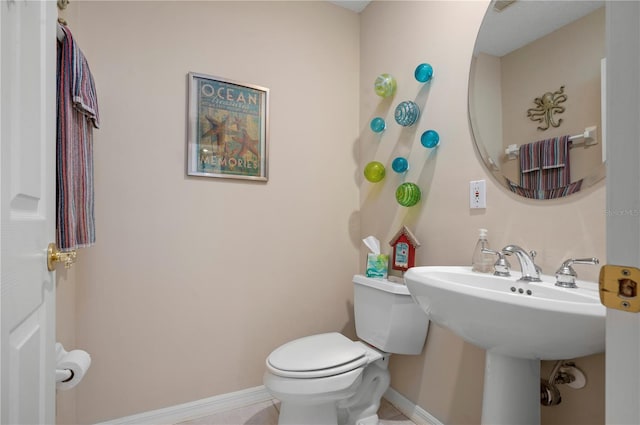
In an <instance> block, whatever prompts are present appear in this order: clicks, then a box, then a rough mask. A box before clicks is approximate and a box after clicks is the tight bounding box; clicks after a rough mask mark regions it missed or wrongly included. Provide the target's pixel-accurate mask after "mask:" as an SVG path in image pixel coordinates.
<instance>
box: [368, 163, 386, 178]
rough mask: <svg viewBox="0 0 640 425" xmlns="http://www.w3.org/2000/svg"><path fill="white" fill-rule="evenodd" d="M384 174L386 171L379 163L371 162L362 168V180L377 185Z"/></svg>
mask: <svg viewBox="0 0 640 425" xmlns="http://www.w3.org/2000/svg"><path fill="white" fill-rule="evenodd" d="M385 174H386V170H385V168H384V165H383V164H382V163H381V162H378V161H371V162H370V163H368V164H367V165H366V166H365V167H364V178H365V179H367V180H369V181H370V182H371V183H378V182H379V181H381V180H382V179H384V175H385Z"/></svg>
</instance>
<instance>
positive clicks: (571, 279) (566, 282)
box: [556, 257, 600, 288]
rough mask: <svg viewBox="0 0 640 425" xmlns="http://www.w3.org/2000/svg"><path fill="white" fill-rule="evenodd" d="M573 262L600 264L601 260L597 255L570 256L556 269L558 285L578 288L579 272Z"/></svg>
mask: <svg viewBox="0 0 640 425" xmlns="http://www.w3.org/2000/svg"><path fill="white" fill-rule="evenodd" d="M573 264H592V265H597V264H600V260H598V259H597V258H595V257H592V258H577V259H574V258H569V259H568V260H566V261H565V262H564V263H562V265H561V266H560V268H559V269H558V270H557V271H556V286H561V287H563V288H577V287H578V285H576V278H577V277H578V273H576V271H575V270H574V269H573V267H571V266H572V265H573Z"/></svg>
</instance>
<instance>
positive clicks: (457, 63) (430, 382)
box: [360, 1, 605, 424]
mask: <svg viewBox="0 0 640 425" xmlns="http://www.w3.org/2000/svg"><path fill="white" fill-rule="evenodd" d="M486 6H487V3H486V2H475V1H470V2H444V1H443V2H436V1H428V2H427V1H425V2H374V3H372V4H370V5H369V6H368V7H367V8H366V9H365V10H364V12H363V13H362V15H361V22H360V25H361V70H362V73H361V75H362V76H361V81H360V90H361V99H362V100H361V109H360V124H361V128H364V127H365V126H366V124H367V123H368V121H369V120H370V119H371V117H373V116H375V115H380V114H386V115H385V116H387V117H388V119H389V120H391V124H390V125H389V126H388V129H387V130H386V131H385V133H384V135H383V136H382V138H381V139H380V140H379V141H378V140H377V139H375V138H374V137H372V136H370V135H369V134H368V133H367V132H363V136H362V137H361V144H360V150H361V156H362V161H361V163H362V164H364V163H366V162H367V161H369V160H372V159H376V160H378V161H381V162H382V163H384V164H388V165H389V168H390V164H391V161H392V160H393V158H394V157H395V156H396V155H397V154H404V155H409V162H410V165H411V169H410V171H409V172H408V173H407V175H406V177H405V178H402V177H400V176H398V175H396V174H395V173H393V172H392V171H389V173H388V175H387V177H386V178H385V180H384V181H383V182H381V183H379V184H375V185H374V184H371V183H368V182H366V181H364V182H362V184H361V185H360V187H361V192H360V203H361V219H362V224H361V226H362V234H363V235H366V234H376V235H378V236H379V237H380V239H382V240H383V241H388V239H390V238H391V237H392V236H393V234H394V233H395V232H396V231H397V229H398V227H399V226H400V225H402V224H403V223H404V224H407V225H408V226H409V227H410V228H412V230H413V231H414V233H415V235H416V236H417V238H418V239H419V240H420V242H421V243H422V246H421V247H420V248H419V249H418V251H417V259H416V260H417V263H418V264H421V265H442V264H451V265H464V264H469V262H470V259H471V251H472V250H473V247H474V244H475V242H476V239H477V234H478V232H477V229H478V228H479V227H486V228H488V229H489V241H490V243H491V244H492V245H493V246H494V247H497V248H500V247H502V246H504V245H506V244H507V243H516V244H518V245H521V246H523V247H524V248H526V249H535V250H536V251H538V253H539V254H538V257H537V262H538V263H539V264H540V266H542V268H543V270H544V272H545V273H547V274H553V272H554V271H555V269H556V268H557V267H558V266H559V265H560V263H561V262H562V261H563V260H565V259H567V258H570V257H572V256H592V255H593V256H596V257H599V258H600V259H601V260H604V259H605V258H604V257H605V238H604V236H605V214H604V208H605V204H604V200H605V193H604V183H603V182H600V183H598V184H597V185H596V187H593V188H590V189H588V190H586V191H584V192H583V193H580V194H577V195H574V196H571V197H569V198H565V199H562V200H555V201H544V202H540V201H531V200H526V199H522V198H516V197H515V196H512V194H511V193H507V192H506V191H505V189H504V188H502V187H500V186H498V185H497V184H496V183H495V181H494V180H493V179H492V177H490V176H489V174H488V173H487V171H486V170H485V169H484V168H483V167H482V166H481V165H480V164H481V163H480V159H479V157H478V155H477V153H476V152H475V150H474V147H473V142H472V138H471V135H470V130H469V126H468V121H467V81H468V72H469V66H470V62H471V54H472V50H473V46H474V42H475V36H476V33H477V30H478V28H479V26H480V23H481V21H482V18H483V15H484V11H485V9H486ZM421 62H429V63H430V64H431V65H433V67H434V70H435V71H434V72H435V75H434V79H433V81H432V82H431V84H430V85H427V86H422V85H421V84H419V83H418V82H417V81H416V80H415V79H414V78H413V70H414V69H415V67H416V65H418V64H419V63H421ZM382 72H389V73H391V74H393V75H394V76H396V78H397V80H398V92H397V94H396V96H395V97H394V99H393V100H382V99H381V98H379V97H377V96H376V95H375V93H374V91H373V90H372V84H373V81H374V80H375V77H376V75H377V74H379V73H382ZM406 99H417V103H418V104H420V105H421V106H424V108H423V113H422V117H421V119H420V121H419V122H418V124H417V125H416V126H415V127H413V128H409V129H401V128H399V126H397V125H396V124H395V122H393V109H394V108H395V106H396V105H397V104H398V103H399V102H400V101H402V100H406ZM429 128H433V129H436V130H437V131H438V132H439V133H440V147H439V148H437V149H436V150H435V151H428V150H426V149H424V148H423V147H422V145H421V144H420V141H419V137H420V135H421V134H422V132H423V131H425V130H427V129H429ZM404 179H406V180H408V181H414V182H417V183H418V184H419V185H420V187H421V188H422V195H423V199H422V201H421V203H420V204H419V206H416V207H413V208H410V209H407V208H403V207H400V206H398V205H397V204H396V203H395V199H394V192H395V188H396V187H397V185H398V184H399V183H400V182H401V181H403V180H404ZM478 179H486V180H487V209H486V210H470V209H469V200H468V199H469V195H468V193H469V181H470V180H478ZM361 255H363V254H361ZM514 267H517V265H514ZM597 272H598V269H597V268H596V267H588V266H584V267H582V268H581V269H580V270H578V273H579V274H580V276H581V277H582V278H589V279H591V280H595V279H597ZM603 359H604V356H603V355H599V356H591V357H589V358H586V359H578V360H577V364H578V365H580V366H581V367H584V368H585V372H586V373H587V375H588V376H589V385H588V386H587V388H585V389H584V390H580V391H576V390H571V389H567V388H563V389H562V395H563V399H564V401H563V403H562V404H561V405H560V406H557V407H554V408H544V409H543V414H542V415H543V422H544V423H545V424H567V423H575V424H598V423H603V422H604V385H603V375H604V360H603ZM543 366H544V367H543V376H544V374H548V371H546V368H547V367H548V364H547V363H546V362H545V364H544V365H543ZM483 368H484V352H483V351H482V350H479V349H477V348H475V347H473V346H471V345H469V344H466V343H464V342H463V341H461V340H460V339H459V338H457V337H456V336H454V335H453V334H451V333H450V332H449V331H447V330H445V329H443V328H440V327H438V326H435V325H432V326H431V329H430V332H429V336H428V339H427V345H426V348H425V351H424V353H423V354H422V355H421V356H392V357H391V376H392V384H391V385H392V386H393V387H394V388H395V389H397V390H398V391H400V392H401V393H402V394H404V395H405V396H407V397H408V398H409V399H411V400H414V401H416V402H418V404H419V405H420V406H422V407H423V408H424V409H426V410H427V411H429V412H430V413H432V414H433V415H435V416H436V417H437V418H439V419H440V420H441V421H442V422H443V423H446V424H474V423H479V421H480V410H481V399H482V384H483ZM545 371H546V372H545Z"/></svg>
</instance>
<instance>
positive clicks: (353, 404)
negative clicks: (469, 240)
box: [264, 275, 429, 425]
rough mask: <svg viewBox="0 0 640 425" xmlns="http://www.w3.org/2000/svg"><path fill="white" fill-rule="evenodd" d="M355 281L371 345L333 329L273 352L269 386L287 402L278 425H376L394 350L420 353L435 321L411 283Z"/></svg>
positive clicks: (361, 331)
mask: <svg viewBox="0 0 640 425" xmlns="http://www.w3.org/2000/svg"><path fill="white" fill-rule="evenodd" d="M353 283H354V296H353V304H354V310H355V322H356V333H357V335H358V337H359V338H360V339H362V340H363V341H365V342H366V343H367V344H365V343H364V342H361V341H352V340H350V339H349V338H347V337H345V336H343V335H341V334H339V333H336V332H332V333H326V334H319V335H312V336H307V337H304V338H299V339H296V340H294V341H291V342H288V343H286V344H284V345H282V346H280V347H279V348H276V349H275V350H274V351H273V352H272V353H271V354H270V355H269V357H268V358H267V361H266V363H267V371H266V372H265V374H264V385H265V387H266V388H267V390H269V392H270V393H271V394H272V395H273V396H274V397H275V398H277V399H279V400H280V401H281V404H280V418H279V420H278V424H279V425H311V424H313V425H377V424H378V415H377V411H378V408H379V407H380V399H381V398H382V395H383V394H384V392H385V391H386V390H387V388H388V387H389V371H388V369H387V367H388V364H389V353H397V354H420V353H421V352H422V347H423V346H424V342H425V339H426V337H427V330H428V327H429V320H428V318H427V316H426V314H425V313H424V312H423V311H422V309H421V308H420V307H418V305H417V304H415V303H414V302H413V300H412V299H411V296H410V295H409V291H408V290H407V287H406V286H405V285H403V284H399V283H393V282H389V281H388V280H383V279H373V278H368V277H365V276H360V275H356V276H354V278H353ZM368 344H371V345H368Z"/></svg>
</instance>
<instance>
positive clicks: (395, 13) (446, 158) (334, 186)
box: [58, 1, 605, 424]
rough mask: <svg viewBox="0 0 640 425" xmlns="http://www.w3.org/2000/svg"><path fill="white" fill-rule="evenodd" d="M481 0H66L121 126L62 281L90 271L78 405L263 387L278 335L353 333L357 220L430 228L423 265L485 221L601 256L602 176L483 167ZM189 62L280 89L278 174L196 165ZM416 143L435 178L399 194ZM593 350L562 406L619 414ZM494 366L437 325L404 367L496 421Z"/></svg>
mask: <svg viewBox="0 0 640 425" xmlns="http://www.w3.org/2000/svg"><path fill="white" fill-rule="evenodd" d="M485 7H486V3H485V2H475V1H470V2H464V3H463V2H436V1H429V2H427V1H424V2H395V1H394V2H379V1H376V2H374V3H372V4H370V5H369V6H368V7H367V9H365V11H364V12H363V13H362V14H361V15H356V14H354V13H352V12H349V11H347V10H343V9H340V8H337V7H335V6H333V5H330V4H328V3H324V2H256V3H247V2H194V3H191V2H177V3H175V2H140V3H134V2H126V3H125V2H72V3H71V5H70V6H69V10H68V12H67V13H66V16H67V20H68V21H69V25H70V28H71V29H72V31H73V32H74V34H75V35H76V37H77V39H78V41H79V43H80V46H81V47H82V49H83V50H84V51H85V53H86V54H87V56H88V58H89V61H90V64H91V67H92V71H93V73H94V75H95V77H96V80H97V85H98V91H99V95H100V102H101V103H100V106H101V113H102V119H103V127H102V129H100V130H99V131H98V132H97V133H96V197H97V204H96V207H97V220H98V229H97V231H98V243H97V244H96V246H95V247H93V248H90V249H87V250H84V251H83V252H81V254H80V259H79V263H78V265H77V268H76V271H75V281H74V282H71V283H67V282H59V285H58V288H59V289H60V286H61V285H62V284H68V285H71V284H73V285H74V287H71V288H70V291H69V292H68V293H66V294H65V300H66V302H68V301H69V299H73V298H75V301H73V303H74V305H75V310H76V312H75V321H74V320H69V319H68V318H67V319H65V320H63V321H61V323H64V324H65V325H66V329H67V332H68V333H70V334H75V336H74V338H75V343H76V344H77V345H78V346H79V347H82V348H84V349H87V350H88V351H90V352H91V354H92V357H93V365H92V368H91V370H90V372H89V374H88V375H87V377H86V379H85V381H83V382H82V383H81V384H80V385H79V386H78V387H77V388H76V390H74V391H75V393H76V394H75V396H76V399H77V400H76V401H77V406H76V412H77V414H75V418H73V417H71V419H69V420H68V422H71V421H77V422H78V423H90V422H96V421H100V420H106V419H112V418H117V417H121V416H125V415H130V414H134V413H138V412H144V411H148V410H152V409H157V408H162V407H167V406H171V405H174V404H178V403H182V402H188V401H192V400H197V399H200V398H205V397H209V396H213V395H217V394H223V393H227V392H231V391H236V390H240V389H244V388H248V387H252V386H256V385H260V384H261V381H262V372H263V365H264V359H265V357H266V356H267V354H268V353H269V351H270V350H271V349H273V348H274V347H275V346H277V345H279V344H280V343H282V342H284V341H286V340H288V339H291V338H294V337H297V336H301V335H304V334H309V333H313V332H321V331H329V330H339V331H345V332H346V334H347V335H348V336H353V328H352V323H351V321H352V318H351V314H352V313H351V308H352V305H351V299H352V296H351V285H350V278H351V275H352V274H353V273H354V272H357V271H363V262H364V253H365V251H364V249H363V248H362V244H361V242H360V239H361V238H362V237H364V236H366V235H369V234H373V235H376V236H377V237H379V238H380V239H381V241H382V243H383V246H386V243H387V242H388V240H389V239H390V238H391V237H392V236H393V235H394V234H395V232H396V231H397V230H398V228H399V226H401V225H402V224H407V225H408V226H409V227H410V228H411V229H412V230H413V231H414V233H415V234H416V236H417V237H418V238H419V239H420V241H421V242H422V246H421V247H420V249H419V250H418V252H417V263H418V264H420V265H433V264H452V265H454V264H461V265H462V264H468V262H469V260H470V256H471V251H472V249H473V246H474V244H475V241H476V238H477V228H479V227H487V228H488V229H489V231H490V233H489V237H490V241H491V243H492V244H493V245H494V246H495V247H501V246H504V245H506V244H507V243H516V244H519V245H522V246H524V247H525V248H527V249H536V250H537V251H538V252H539V257H538V263H539V264H540V265H541V266H542V267H543V269H544V271H545V272H546V273H553V271H554V270H555V268H556V267H557V266H558V265H559V264H560V263H561V262H562V261H563V260H564V259H566V258H569V257H571V256H585V255H588V256H592V255H593V256H598V257H600V258H601V259H602V260H603V261H604V254H605V246H604V230H605V228H604V224H605V214H604V196H605V193H604V185H603V184H602V183H600V184H598V185H597V186H596V187H595V188H591V189H589V190H586V191H584V192H582V193H580V194H578V195H574V196H572V197H569V198H566V199H562V200H554V201H546V202H543V203H540V202H536V201H531V200H524V199H520V198H514V197H513V196H512V194H510V193H507V192H505V190H504V189H503V188H502V187H499V186H497V185H496V184H495V182H494V181H493V180H492V179H491V177H489V176H488V173H487V172H486V171H485V170H484V169H483V168H482V166H481V165H480V161H479V158H478V156H477V154H476V152H475V150H474V147H473V143H472V139H471V136H470V131H469V128H468V120H467V80H468V71H469V65H470V59H471V53H472V49H473V44H474V41H475V34H476V32H477V29H478V28H479V25H480V22H481V20H482V17H483V14H484V9H485ZM421 62H429V63H431V64H432V65H433V66H434V69H435V77H434V80H433V81H432V83H431V84H428V85H422V84H419V83H418V82H416V81H415V80H414V78H413V70H414V68H415V66H416V65H417V64H419V63H421ZM188 71H197V72H202V73H208V74H214V75H219V76H224V77H228V78H233V79H236V80H240V81H247V82H251V83H254V84H259V85H263V86H266V87H269V88H270V89H271V146H270V161H269V163H270V180H269V182H268V183H267V184H255V183H245V182H239V181H228V180H225V181H223V180H217V179H194V178H187V177H185V175H184V164H185V161H184V152H185V147H184V145H185V131H186V127H185V106H186V96H185V95H186V77H185V75H186V73H187V72H188ZM382 72H389V73H391V74H393V75H395V76H396V78H397V79H398V93H397V94H396V96H395V97H394V98H393V99H390V100H389V99H388V100H382V99H381V98H379V97H377V96H376V95H375V93H374V92H373V81H374V80H375V77H376V76H377V75H378V74H380V73H382ZM405 99H413V100H416V102H417V103H418V104H419V105H420V106H421V107H423V114H422V117H421V119H420V121H419V123H418V124H417V125H416V126H415V127H413V128H409V129H400V128H399V127H398V126H397V125H396V124H395V122H394V121H393V109H394V108H395V106H396V105H397V103H398V102H399V101H402V100H405ZM375 115H385V116H386V117H387V119H388V129H387V130H386V131H385V133H383V135H382V137H378V136H376V137H374V136H373V135H372V134H371V132H370V130H369V128H368V125H369V120H370V119H371V118H372V117H373V116H375ZM429 128H433V129H435V130H437V131H438V132H439V133H440V136H441V146H440V147H439V148H438V149H436V150H433V151H428V150H426V149H424V148H423V147H422V146H421V145H420V142H419V136H420V134H421V133H422V132H423V131H424V130H426V129H429ZM358 139H359V142H358ZM400 154H402V155H407V156H408V157H409V159H410V163H411V167H412V168H411V170H410V171H409V173H408V174H407V176H406V180H408V181H414V182H417V183H418V184H419V185H420V187H421V188H422V195H423V199H422V201H421V203H420V204H419V205H418V206H416V207H413V208H410V209H407V208H403V207H400V206H398V205H397V204H396V202H395V199H394V196H393V195H394V192H395V189H396V187H397V185H398V184H399V183H400V182H401V181H402V180H403V178H402V177H400V176H398V175H396V174H395V173H393V172H392V171H391V167H390V163H391V161H392V160H393V158H394V157H395V156H397V155H400ZM372 159H376V160H380V161H381V162H383V163H385V164H387V165H388V174H387V177H386V178H385V180H384V181H383V182H381V183H378V184H375V185H374V184H371V183H369V182H367V181H366V180H364V179H363V178H362V177H361V175H362V174H361V170H362V168H363V166H364V165H365V164H366V163H367V162H368V161H370V160H372ZM477 179H486V180H487V191H488V193H487V202H488V208H487V209H486V210H473V211H472V210H469V208H468V185H469V181H470V180H477ZM238 252H239V253H240V254H238ZM579 273H580V274H581V277H584V278H590V279H595V278H596V275H597V270H596V268H588V267H587V266H584V267H582V268H581V269H580V270H579ZM73 289H75V291H73ZM61 295H62V294H61ZM59 317H60V316H59ZM74 324H75V327H76V328H77V332H75V333H74V332H72V331H70V330H69V329H72V328H73V326H74ZM578 365H579V366H581V367H583V368H584V369H585V372H586V373H587V375H588V377H589V379H590V381H589V385H588V387H587V388H586V389H585V390H581V391H574V390H570V389H563V399H564V400H565V401H564V402H563V404H562V405H560V406H558V407H556V408H553V409H544V410H543V419H544V423H545V424H560V423H581V424H589V423H594V424H595V423H602V422H603V410H604V403H603V397H604V390H603V388H604V385H603V379H602V376H603V374H604V372H603V369H604V365H603V356H592V357H589V358H587V359H578ZM483 366H484V352H483V351H482V350H480V349H478V348H476V347H473V346H471V345H470V344H466V343H465V342H463V341H462V340H461V339H459V338H458V337H456V336H455V335H453V334H452V333H450V332H449V331H447V330H445V329H443V328H440V327H438V326H435V325H432V326H431V330H430V333H429V336H428V340H427V345H426V348H425V351H424V353H423V354H422V355H420V356H400V355H397V356H393V357H392V361H391V373H392V386H393V387H394V388H395V389H397V390H398V391H400V392H401V393H402V394H404V395H405V396H407V397H408V398H409V399H411V400H413V401H415V402H417V403H418V404H419V405H420V406H421V407H423V408H424V409H426V410H428V411H429V412H431V413H432V414H433V415H435V416H436V417H438V418H439V419H440V420H441V421H442V422H443V423H447V424H473V423H479V419H480V409H481V397H482V376H483ZM544 366H545V367H547V366H548V365H547V364H545V365H544ZM65 396H66V395H65ZM589 409H591V410H589ZM569 417H571V418H572V419H571V421H569V420H568V419H567V418H569ZM61 422H64V421H62V420H61Z"/></svg>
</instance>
